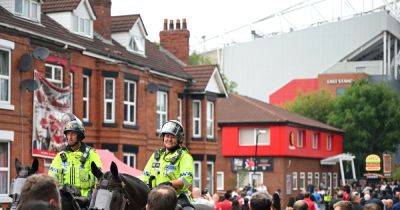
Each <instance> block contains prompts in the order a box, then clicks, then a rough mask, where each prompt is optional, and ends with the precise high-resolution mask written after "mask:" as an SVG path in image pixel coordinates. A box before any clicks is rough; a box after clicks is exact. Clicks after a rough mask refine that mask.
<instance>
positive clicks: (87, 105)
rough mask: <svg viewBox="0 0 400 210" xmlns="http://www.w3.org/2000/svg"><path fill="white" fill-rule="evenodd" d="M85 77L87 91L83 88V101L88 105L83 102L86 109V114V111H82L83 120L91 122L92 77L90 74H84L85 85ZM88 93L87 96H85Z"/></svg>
mask: <svg viewBox="0 0 400 210" xmlns="http://www.w3.org/2000/svg"><path fill="white" fill-rule="evenodd" d="M85 79H86V93H85V92H84V90H85V89H83V90H82V91H83V94H82V101H83V102H86V106H85V105H84V103H83V110H85V109H86V116H85V112H83V113H82V120H83V122H89V121H90V117H89V116H90V105H89V100H90V77H89V76H88V75H83V77H82V81H83V84H82V86H85ZM85 94H86V97H85Z"/></svg>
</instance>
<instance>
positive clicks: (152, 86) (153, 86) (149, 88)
mask: <svg viewBox="0 0 400 210" xmlns="http://www.w3.org/2000/svg"><path fill="white" fill-rule="evenodd" d="M157 90H158V87H157V85H156V84H153V83H150V84H148V85H147V92H150V93H154V92H155V91H157Z"/></svg>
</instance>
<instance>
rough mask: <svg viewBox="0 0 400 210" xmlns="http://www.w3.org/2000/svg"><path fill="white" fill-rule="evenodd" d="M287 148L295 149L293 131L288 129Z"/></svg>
mask: <svg viewBox="0 0 400 210" xmlns="http://www.w3.org/2000/svg"><path fill="white" fill-rule="evenodd" d="M289 149H295V147H294V133H293V131H290V133H289Z"/></svg>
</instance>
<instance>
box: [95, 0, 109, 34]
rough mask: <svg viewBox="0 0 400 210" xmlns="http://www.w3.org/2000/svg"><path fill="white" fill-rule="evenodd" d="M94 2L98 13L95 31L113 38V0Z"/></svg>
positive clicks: (96, 0) (97, 0)
mask: <svg viewBox="0 0 400 210" xmlns="http://www.w3.org/2000/svg"><path fill="white" fill-rule="evenodd" d="M92 3H93V10H94V13H95V14H96V20H95V21H94V22H93V28H94V31H96V32H97V33H99V34H100V35H101V36H103V37H104V38H105V39H108V40H111V0H95V1H92Z"/></svg>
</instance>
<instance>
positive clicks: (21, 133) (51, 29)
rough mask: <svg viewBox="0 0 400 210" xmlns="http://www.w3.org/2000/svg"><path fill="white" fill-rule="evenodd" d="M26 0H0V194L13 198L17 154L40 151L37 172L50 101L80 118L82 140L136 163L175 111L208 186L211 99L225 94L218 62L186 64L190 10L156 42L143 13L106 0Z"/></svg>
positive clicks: (213, 138) (53, 124)
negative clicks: (120, 9)
mask: <svg viewBox="0 0 400 210" xmlns="http://www.w3.org/2000/svg"><path fill="white" fill-rule="evenodd" d="M24 2H25V3H24V4H29V5H26V6H27V7H22V6H21V1H16V0H4V1H0V203H3V202H9V198H8V194H9V192H10V182H11V179H12V178H13V177H15V176H16V174H15V170H14V168H15V166H14V159H15V158H18V159H19V160H21V161H22V162H23V164H29V163H31V162H32V159H33V157H32V156H33V155H34V156H39V157H40V158H39V161H40V168H39V172H45V171H46V168H47V167H48V166H49V164H50V162H51V158H52V157H51V155H48V154H49V153H48V151H47V150H49V148H50V146H49V145H48V143H49V142H50V145H51V143H52V141H55V139H58V140H60V138H55V137H60V135H59V134H60V133H59V132H60V130H59V129H58V130H57V127H59V126H58V124H57V123H58V119H57V118H56V117H54V115H52V114H49V112H51V111H52V110H53V109H54V107H62V108H68V109H70V111H72V112H73V113H75V114H76V115H77V116H78V117H79V118H80V119H82V120H83V123H84V124H85V128H86V134H87V138H86V139H85V142H86V143H88V144H90V145H93V146H94V147H95V148H103V149H108V150H109V151H111V152H113V153H114V155H116V156H117V157H118V158H119V159H121V160H124V162H125V163H126V164H128V165H129V166H131V167H135V168H138V169H140V170H142V169H143V168H144V166H145V164H146V162H147V160H148V158H149V157H150V155H151V154H152V153H153V152H154V151H155V150H156V149H157V148H159V147H160V146H161V145H162V143H161V140H160V138H159V133H158V131H159V130H160V128H161V125H162V124H163V122H165V121H166V120H168V119H178V120H181V121H182V122H183V125H184V128H185V131H186V135H185V141H184V144H185V146H187V147H188V148H189V150H190V151H191V153H192V154H193V156H194V157H195V158H196V161H197V162H196V163H197V171H196V173H197V174H198V175H199V177H201V179H197V180H196V183H198V184H202V183H203V185H204V186H205V185H209V186H210V187H211V188H210V190H211V191H212V190H213V189H214V188H213V186H214V184H213V183H214V177H215V175H214V162H215V159H216V158H215V157H216V155H217V154H218V151H217V135H215V134H216V132H217V125H216V120H217V116H216V112H215V109H216V107H217V106H216V104H215V101H216V99H217V98H219V97H226V95H227V94H226V91H225V86H224V85H223V83H222V78H221V75H220V73H219V70H218V67H217V66H215V65H205V66H189V65H187V62H188V56H189V37H190V33H189V31H188V30H187V23H186V20H182V22H181V21H176V22H174V21H170V22H169V23H168V21H167V20H165V22H164V29H163V30H162V31H161V32H160V40H161V42H160V46H157V45H156V44H155V43H152V42H150V41H149V40H147V39H146V36H147V32H146V29H145V27H144V24H143V22H142V20H141V17H140V15H126V16H115V17H112V16H111V0H96V1H90V2H89V1H88V0H48V1H36V0H32V1H24ZM27 8H32V9H31V10H27ZM44 49H47V50H48V51H46V50H44ZM46 52H48V53H49V56H48V57H47V55H46V54H47V53H46ZM32 55H33V57H34V58H32ZM34 70H36V72H37V73H34ZM34 75H35V76H34ZM37 75H39V76H38V77H39V78H41V80H40V81H41V82H43V84H44V83H46V85H47V86H46V88H47V89H46V88H45V90H44V91H43V92H44V93H46V94H47V95H46V96H53V95H51V94H52V93H54V92H60V93H63V94H64V95H63V97H62V98H60V99H59V100H60V101H62V102H65V103H63V104H62V106H61V105H60V104H59V103H48V104H46V103H45V102H46V100H50V101H51V102H59V101H56V100H53V99H54V98H51V97H47V99H46V100H43V99H44V98H43V96H44V95H43V94H39V92H38V91H39V90H43V88H44V86H43V85H40V86H39V87H37V85H35V84H37V83H36V82H37V81H36V82H35V81H34V78H36V76H37ZM40 84H42V83H40ZM49 87H50V88H49ZM49 90H51V91H49ZM55 90H56V91H55ZM68 101H69V102H68ZM67 102H68V103H67ZM44 105H46V106H44ZM43 107H46V108H43ZM37 110H41V112H40V114H42V115H45V117H43V116H41V115H38V113H39V112H37ZM41 117H43V118H41ZM61 138H62V134H61ZM46 141H47V142H46ZM46 143H47V144H46ZM201 168H204V169H203V170H201ZM206 168H209V169H210V170H209V171H210V172H211V173H207V170H206Z"/></svg>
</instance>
